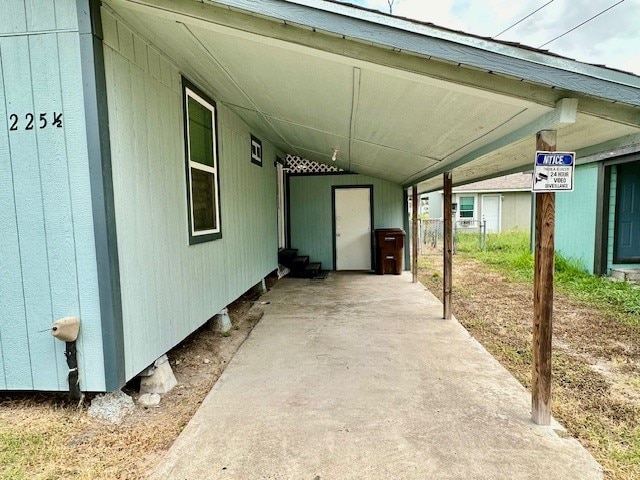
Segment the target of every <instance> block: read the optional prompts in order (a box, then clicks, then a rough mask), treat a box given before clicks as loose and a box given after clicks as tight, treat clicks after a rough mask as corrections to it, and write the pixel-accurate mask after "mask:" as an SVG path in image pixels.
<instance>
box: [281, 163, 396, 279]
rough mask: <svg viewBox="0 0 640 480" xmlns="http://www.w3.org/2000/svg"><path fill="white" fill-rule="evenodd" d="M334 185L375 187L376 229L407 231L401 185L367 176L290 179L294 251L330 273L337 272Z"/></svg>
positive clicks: (312, 176)
mask: <svg viewBox="0 0 640 480" xmlns="http://www.w3.org/2000/svg"><path fill="white" fill-rule="evenodd" d="M335 185H373V215H374V218H373V225H374V227H373V228H387V227H389V228H396V227H397V228H404V223H403V218H402V215H403V213H402V212H403V197H402V187H401V186H400V185H397V184H395V183H391V182H388V181H385V180H380V179H377V178H372V177H368V176H366V175H305V176H292V177H290V178H289V194H290V196H289V205H290V227H291V247H292V248H297V249H298V250H299V251H300V253H301V254H304V255H309V256H310V257H311V260H312V261H316V262H322V268H324V269H329V270H332V269H333V268H334V266H333V217H332V193H331V187H332V186H335ZM407 233H408V232H407Z"/></svg>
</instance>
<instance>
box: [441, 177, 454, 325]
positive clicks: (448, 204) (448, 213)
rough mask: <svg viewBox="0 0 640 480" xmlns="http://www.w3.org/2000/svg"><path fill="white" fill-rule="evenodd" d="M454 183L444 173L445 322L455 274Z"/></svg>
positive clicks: (443, 297) (449, 315) (448, 312)
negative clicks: (453, 257)
mask: <svg viewBox="0 0 640 480" xmlns="http://www.w3.org/2000/svg"><path fill="white" fill-rule="evenodd" d="M452 182H453V176H452V174H451V172H445V173H444V247H443V249H442V250H443V252H444V253H443V256H444V268H443V273H442V280H443V292H442V306H443V309H444V312H443V315H442V317H443V318H444V319H445V320H450V319H451V290H452V284H453V282H452V274H453V259H452V256H453V218H452V217H453V204H452V197H453V192H452Z"/></svg>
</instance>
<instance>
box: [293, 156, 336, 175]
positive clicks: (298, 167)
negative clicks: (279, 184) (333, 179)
mask: <svg viewBox="0 0 640 480" xmlns="http://www.w3.org/2000/svg"><path fill="white" fill-rule="evenodd" d="M284 169H285V171H287V172H289V173H331V172H344V169H342V168H338V167H335V166H333V165H325V164H324V163H318V162H314V161H313V160H308V159H306V158H302V157H298V156H296V155H289V154H287V159H286V160H285V164H284Z"/></svg>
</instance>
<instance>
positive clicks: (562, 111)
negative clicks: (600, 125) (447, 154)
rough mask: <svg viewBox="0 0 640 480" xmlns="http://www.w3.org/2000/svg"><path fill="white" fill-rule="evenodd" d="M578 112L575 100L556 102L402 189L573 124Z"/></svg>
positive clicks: (409, 182) (440, 165)
mask: <svg viewBox="0 0 640 480" xmlns="http://www.w3.org/2000/svg"><path fill="white" fill-rule="evenodd" d="M577 112H578V100H577V99H575V98H563V99H561V100H559V101H558V103H557V104H556V108H555V109H553V110H552V111H551V112H548V113H545V114H544V115H542V116H541V117H539V118H537V119H536V120H534V121H533V122H530V123H528V124H527V125H524V126H523V127H520V128H518V129H517V130H515V131H513V132H509V133H508V134H506V135H504V136H503V137H501V138H498V139H497V140H494V141H493V142H490V143H488V144H486V145H483V146H482V147H480V148H478V149H476V150H474V151H472V152H469V153H467V154H466V155H463V156H462V157H460V158H458V159H457V160H454V161H452V162H448V163H447V164H446V165H442V163H443V162H440V163H439V164H438V165H436V166H435V169H431V170H429V171H427V173H424V174H421V175H420V176H419V177H414V178H410V179H408V180H407V181H406V182H405V183H404V185H403V187H404V188H407V187H410V186H412V185H414V184H417V183H420V182H423V181H425V180H427V179H429V178H432V177H437V176H438V175H442V174H443V173H445V172H450V171H452V170H454V169H455V168H457V167H460V166H462V165H465V164H467V163H469V162H471V161H473V160H476V159H478V158H480V157H482V156H484V155H487V154H489V153H491V152H495V151H496V150H500V149H501V148H503V147H506V146H508V145H511V144H513V143H516V142H518V141H521V140H524V139H526V138H527V137H531V136H532V135H535V134H536V133H537V132H539V131H540V130H554V129H559V128H561V127H562V126H564V125H569V124H572V123H575V121H576V115H577Z"/></svg>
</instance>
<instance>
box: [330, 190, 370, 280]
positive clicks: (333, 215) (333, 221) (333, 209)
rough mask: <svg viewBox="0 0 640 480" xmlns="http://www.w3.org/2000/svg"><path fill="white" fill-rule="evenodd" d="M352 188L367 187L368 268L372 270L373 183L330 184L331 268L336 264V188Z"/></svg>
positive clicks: (335, 268) (334, 267)
mask: <svg viewBox="0 0 640 480" xmlns="http://www.w3.org/2000/svg"><path fill="white" fill-rule="evenodd" d="M353 188H368V189H369V231H370V238H369V245H370V250H371V259H370V264H369V270H373V264H374V258H375V257H374V254H375V252H374V251H373V209H374V207H373V184H361V185H332V186H331V238H332V242H333V270H337V267H338V264H337V261H336V253H337V252H336V190H343V189H353Z"/></svg>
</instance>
